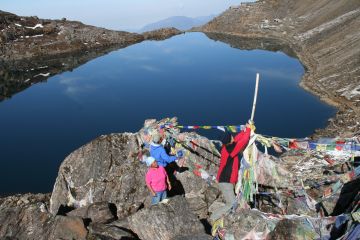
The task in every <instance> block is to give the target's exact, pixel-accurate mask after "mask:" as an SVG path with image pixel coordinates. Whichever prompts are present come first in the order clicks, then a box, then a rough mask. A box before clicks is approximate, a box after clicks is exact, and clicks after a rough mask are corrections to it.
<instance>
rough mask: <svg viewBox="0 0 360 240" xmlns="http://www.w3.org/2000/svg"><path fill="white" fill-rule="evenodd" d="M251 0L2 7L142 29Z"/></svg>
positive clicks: (1, 3) (11, 3) (42, 0)
mask: <svg viewBox="0 0 360 240" xmlns="http://www.w3.org/2000/svg"><path fill="white" fill-rule="evenodd" d="M249 1H251V0H126V1H125V0H60V1H55V0H31V1H30V0H0V10H3V11H7V12H12V13H15V14H17V15H20V16H38V17H40V18H49V19H60V18H63V17H66V18H67V19H71V20H79V21H81V22H84V23H86V24H90V25H95V26H99V27H106V28H110V29H117V30H121V29H124V30H126V29H138V28H141V27H142V26H144V25H146V24H148V23H152V22H156V21H158V20H162V19H165V18H167V17H171V16H188V17H198V16H208V15H211V14H218V13H221V12H223V11H224V10H226V9H227V8H228V7H229V6H232V5H239V4H240V3H241V2H249Z"/></svg>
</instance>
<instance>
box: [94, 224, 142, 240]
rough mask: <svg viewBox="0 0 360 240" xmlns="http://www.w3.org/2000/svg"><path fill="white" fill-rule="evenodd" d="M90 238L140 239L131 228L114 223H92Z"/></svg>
mask: <svg viewBox="0 0 360 240" xmlns="http://www.w3.org/2000/svg"><path fill="white" fill-rule="evenodd" d="M88 239H109V240H110V239H114V240H115V239H127V240H130V239H138V238H137V237H136V236H135V235H134V234H133V233H132V232H131V231H130V230H128V229H125V228H120V227H117V226H114V225H105V224H99V223H95V224H92V223H91V224H90V226H89V236H88Z"/></svg>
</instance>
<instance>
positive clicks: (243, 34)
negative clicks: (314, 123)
mask: <svg viewBox="0 0 360 240" xmlns="http://www.w3.org/2000/svg"><path fill="white" fill-rule="evenodd" d="M359 16H360V2H359V1H356V0H350V1H330V0H320V1H310V0H306V1H295V0H292V1H287V0H270V1H265V0H261V1H257V2H256V3H243V4H241V5H240V6H238V7H231V8H230V9H228V10H227V11H226V12H224V13H223V14H222V15H220V16H218V17H216V18H215V19H214V20H213V21H211V22H209V23H208V24H206V25H204V26H203V27H201V28H197V29H194V30H196V31H202V32H205V33H207V34H209V35H210V36H211V38H213V39H219V40H220V41H222V40H224V39H225V42H228V39H231V43H232V45H233V46H240V47H242V46H243V42H244V39H247V40H250V42H251V41H253V40H255V42H256V41H258V39H265V40H266V39H272V41H274V40H275V41H277V42H278V43H279V45H286V46H287V47H286V48H285V49H288V48H291V49H292V51H293V52H294V53H295V54H296V56H297V57H298V58H299V59H300V61H301V62H302V63H303V65H304V66H305V68H306V73H305V75H304V76H303V79H302V81H301V85H302V86H303V87H304V88H305V89H307V90H309V91H311V92H313V93H315V94H316V95H318V96H319V97H320V98H321V99H322V100H324V101H326V102H328V103H330V104H333V105H335V106H337V107H338V108H339V111H338V113H337V114H336V116H335V117H334V118H332V119H330V120H329V125H328V126H327V128H326V129H325V130H318V134H319V135H328V136H338V135H339V133H340V135H342V136H353V135H354V134H358V133H360V122H359V121H357V119H358V118H359V116H360V68H359V66H360V57H359V56H360V35H359V34H358V32H359V31H358V30H357V29H359V28H360V21H359ZM224 34H225V36H224ZM236 39H238V40H236ZM237 41H238V42H239V43H236V42H237ZM287 52H288V51H285V53H287ZM291 55H292V54H291Z"/></svg>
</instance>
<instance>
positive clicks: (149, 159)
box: [145, 157, 155, 167]
mask: <svg viewBox="0 0 360 240" xmlns="http://www.w3.org/2000/svg"><path fill="white" fill-rule="evenodd" d="M154 161H155V158H153V157H148V158H147V159H146V160H145V162H146V165H147V166H148V167H150V166H151V164H152V163H153V162H154Z"/></svg>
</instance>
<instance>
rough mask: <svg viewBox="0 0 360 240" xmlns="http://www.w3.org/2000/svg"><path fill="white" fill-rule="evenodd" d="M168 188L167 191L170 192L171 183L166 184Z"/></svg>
mask: <svg viewBox="0 0 360 240" xmlns="http://www.w3.org/2000/svg"><path fill="white" fill-rule="evenodd" d="M168 188H169V191H170V190H171V188H172V187H171V183H168Z"/></svg>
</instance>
